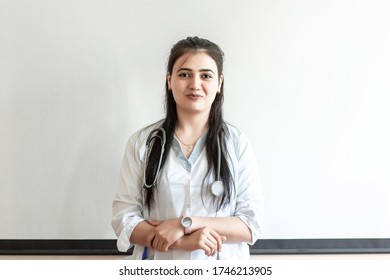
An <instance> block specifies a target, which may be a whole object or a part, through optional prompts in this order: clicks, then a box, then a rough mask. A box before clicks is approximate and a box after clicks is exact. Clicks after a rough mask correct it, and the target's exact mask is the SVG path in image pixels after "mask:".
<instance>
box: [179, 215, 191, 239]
mask: <svg viewBox="0 0 390 280" xmlns="http://www.w3.org/2000/svg"><path fill="white" fill-rule="evenodd" d="M181 225H182V226H183V228H184V234H185V235H187V234H190V233H191V225H192V219H191V217H188V216H184V217H183V218H181Z"/></svg>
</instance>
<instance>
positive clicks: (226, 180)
mask: <svg viewBox="0 0 390 280" xmlns="http://www.w3.org/2000/svg"><path fill="white" fill-rule="evenodd" d="M196 52H204V53H206V54H207V55H209V56H210V57H211V58H212V59H213V60H214V61H215V63H216V65H217V69H218V77H220V76H221V75H222V73H223V60H224V53H223V52H222V50H221V49H220V47H219V46H218V45H216V44H215V43H213V42H210V41H209V40H207V39H202V38H199V37H187V38H186V39H183V40H180V41H179V42H177V43H176V44H175V45H174V46H173V47H172V49H171V52H170V56H169V59H168V64H167V73H172V70H173V66H174V64H175V62H176V61H177V60H178V59H179V58H180V57H181V56H182V55H184V54H188V53H196ZM223 80H224V79H222V85H221V88H220V92H219V94H217V95H216V97H215V100H214V102H213V104H212V105H211V110H210V115H209V120H208V124H209V130H208V132H207V135H206V141H205V143H206V154H207V163H208V170H209V171H208V173H207V175H206V178H207V177H208V175H210V172H211V170H213V171H214V174H217V164H218V148H217V138H219V141H220V146H221V150H222V151H221V166H220V178H221V181H222V182H223V185H224V192H223V194H222V196H221V198H220V199H219V201H218V202H217V207H216V210H217V211H218V210H219V209H221V208H223V207H225V206H226V205H228V204H229V203H230V198H231V196H232V193H233V191H234V182H233V180H232V174H231V171H230V169H229V165H228V160H227V153H226V152H224V151H226V150H227V149H226V140H225V139H226V137H227V136H228V135H227V134H228V130H227V126H226V123H225V122H224V120H223V117H222V104H223V98H224V87H223V86H224V81H223ZM165 100H166V104H165V110H166V117H165V120H164V122H163V125H162V128H164V129H165V131H166V144H165V153H164V155H163V159H162V164H161V168H162V167H163V165H164V163H165V161H166V158H167V155H168V153H169V150H170V148H171V145H172V140H173V135H174V132H175V129H176V125H177V123H178V118H177V111H176V103H175V100H174V99H173V95H172V91H171V90H169V87H168V82H167V81H166V83H165ZM160 149H161V148H160V145H154V146H153V148H152V151H151V154H150V158H149V166H147V167H146V181H147V182H151V181H152V180H153V178H154V175H155V174H156V171H157V166H158V161H159V156H160V151H161V150H160ZM210 167H212V168H210ZM215 177H217V176H215ZM206 178H205V179H206ZM207 187H208V186H207ZM153 189H154V188H145V196H144V199H145V203H146V205H147V207H148V209H149V210H150V206H151V204H152V202H153Z"/></svg>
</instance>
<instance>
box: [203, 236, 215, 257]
mask: <svg viewBox="0 0 390 280" xmlns="http://www.w3.org/2000/svg"><path fill="white" fill-rule="evenodd" d="M205 245H206V246H207V247H208V248H209V252H208V255H209V256H214V255H215V253H216V248H217V243H216V242H215V240H209V239H207V240H206V241H205Z"/></svg>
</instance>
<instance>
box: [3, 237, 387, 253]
mask: <svg viewBox="0 0 390 280" xmlns="http://www.w3.org/2000/svg"><path fill="white" fill-rule="evenodd" d="M131 253H132V251H131V250H129V251H128V252H126V253H121V252H118V250H117V248H116V240H114V239H45V240H44V239H0V255H130V254H131ZM362 253H364V254H368V253H390V238H385V239H264V240H258V241H257V242H256V243H255V244H254V245H253V246H251V254H253V255H267V254H362Z"/></svg>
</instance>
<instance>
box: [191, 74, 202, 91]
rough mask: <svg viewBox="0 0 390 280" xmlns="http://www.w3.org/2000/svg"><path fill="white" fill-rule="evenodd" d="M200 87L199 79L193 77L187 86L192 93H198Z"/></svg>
mask: <svg viewBox="0 0 390 280" xmlns="http://www.w3.org/2000/svg"><path fill="white" fill-rule="evenodd" d="M200 85H201V79H200V78H199V77H196V76H194V77H193V78H192V79H191V81H190V84H189V87H190V89H191V90H193V91H198V90H200Z"/></svg>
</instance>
